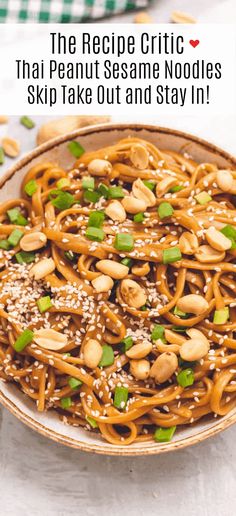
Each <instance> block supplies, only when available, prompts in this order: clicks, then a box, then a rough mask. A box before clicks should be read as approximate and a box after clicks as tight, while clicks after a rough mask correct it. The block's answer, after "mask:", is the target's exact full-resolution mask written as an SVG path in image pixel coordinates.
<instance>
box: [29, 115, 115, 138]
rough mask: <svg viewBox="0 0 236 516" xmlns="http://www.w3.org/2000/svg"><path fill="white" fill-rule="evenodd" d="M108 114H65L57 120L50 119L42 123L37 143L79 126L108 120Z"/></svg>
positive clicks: (69, 131) (61, 134) (66, 132)
mask: <svg viewBox="0 0 236 516" xmlns="http://www.w3.org/2000/svg"><path fill="white" fill-rule="evenodd" d="M109 120H110V117H108V116H84V115H81V116H66V117H64V118H60V119H59V120H52V121H50V122H47V123H46V124H44V125H42V126H41V128H40V129H39V132H38V135H37V145H41V144H42V143H45V142H47V141H49V140H52V138H57V137H58V136H63V135H64V134H68V133H71V132H72V131H75V130H76V129H79V128H80V127H85V126H89V125H95V124H99V123H100V124H101V123H105V122H109Z"/></svg>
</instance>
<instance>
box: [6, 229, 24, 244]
mask: <svg viewBox="0 0 236 516" xmlns="http://www.w3.org/2000/svg"><path fill="white" fill-rule="evenodd" d="M23 235H24V233H23V232H22V231H20V230H19V229H14V230H13V231H12V233H11V234H10V235H9V237H8V239H7V240H8V242H9V244H10V245H12V246H13V247H15V246H16V245H17V244H19V242H20V240H21V238H22V237H23Z"/></svg>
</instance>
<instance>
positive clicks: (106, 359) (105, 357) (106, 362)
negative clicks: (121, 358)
mask: <svg viewBox="0 0 236 516" xmlns="http://www.w3.org/2000/svg"><path fill="white" fill-rule="evenodd" d="M114 360H115V357H114V351H113V348H112V347H111V346H108V345H107V344H105V345H104V346H102V358H101V360H100V362H99V367H107V366H110V365H112V364H114Z"/></svg>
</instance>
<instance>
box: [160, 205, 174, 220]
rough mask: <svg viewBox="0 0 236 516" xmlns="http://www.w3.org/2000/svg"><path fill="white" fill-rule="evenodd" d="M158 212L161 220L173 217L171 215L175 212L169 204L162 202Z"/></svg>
mask: <svg viewBox="0 0 236 516" xmlns="http://www.w3.org/2000/svg"><path fill="white" fill-rule="evenodd" d="M157 211H158V215H159V217H160V219H161V220H162V219H165V218H166V217H171V215H173V213H174V210H173V208H172V206H171V204H170V203H169V202H162V203H161V204H160V205H159V206H158V209H157Z"/></svg>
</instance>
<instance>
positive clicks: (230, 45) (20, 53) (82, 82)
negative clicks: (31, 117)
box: [0, 24, 236, 116]
mask: <svg viewBox="0 0 236 516" xmlns="http://www.w3.org/2000/svg"><path fill="white" fill-rule="evenodd" d="M235 27H236V25H235V26H234V25H230V26H228V25H217V24H216V25H215V24H209V25H208V24H201V25H200V24H193V25H187V24H185V25H170V24H166V25H161V24H157V25H154V24H153V25H152V24H150V25H140V24H139V25H137V24H136V25H132V26H131V25H127V24H123V25H120V24H116V25H104V24H103V25H102V24H98V25H95V24H90V25H78V24H77V25H76V24H74V25H65V24H64V25H60V26H58V25H51V24H50V25H38V26H37V28H36V29H35V25H23V24H22V25H18V27H17V30H16V28H15V27H14V26H13V25H5V26H2V27H1V32H0V50H1V76H0V111H1V112H4V113H8V114H11V115H14V114H15V115H20V113H21V112H22V111H24V113H25V114H30V113H34V114H37V115H39V114H42V115H46V114H51V115H59V114H75V113H78V112H80V113H81V114H107V112H108V109H109V108H110V105H111V103H113V105H112V110H113V113H114V114H119V113H120V112H123V113H126V115H129V116H133V115H134V114H136V113H137V112H138V113H139V115H141V116H144V115H151V114H152V113H153V110H155V111H156V112H158V113H159V114H171V115H172V114H178V115H181V116H182V115H186V114H201V115H202V116H207V115H210V114H214V113H216V114H221V115H223V114H226V115H228V114H231V113H235V112H236V103H235V90H236V80H235V74H236V72H235V67H234V66H232V64H233V63H235V61H236V31H235ZM51 32H53V33H55V32H56V33H61V34H62V35H63V36H64V35H65V36H66V37H67V38H69V36H72V35H74V36H75V37H76V40H77V49H76V50H77V51H76V54H74V55H70V53H69V51H67V53H66V54H65V55H64V54H63V53H60V54H56V55H54V54H52V51H51V37H50V33H51ZM86 32H89V33H90V35H91V40H93V38H94V37H95V38H97V37H98V36H99V38H100V40H101V41H102V38H103V37H104V36H105V37H107V35H108V36H109V37H110V39H112V35H113V33H114V34H115V40H116V38H118V37H121V38H122V37H126V41H127V40H128V38H130V37H132V38H134V40H135V52H134V53H133V54H129V53H128V52H126V53H125V54H123V55H121V56H117V55H116V51H114V53H112V51H110V52H109V53H107V52H105V53H104V54H103V53H102V51H101V52H100V53H95V54H93V53H92V50H91V53H88V51H87V47H86V52H87V53H85V54H83V53H82V41H83V36H82V33H86ZM143 32H144V33H148V35H149V36H148V43H147V38H146V37H145V38H144V41H145V45H144V52H147V49H149V51H148V53H147V54H142V53H141V48H142V47H141V41H142V33H143ZM166 33H168V35H169V38H171V35H172V34H173V35H174V41H175V38H177V37H178V36H182V37H183V38H184V44H183V47H184V52H183V54H178V53H177V52H176V51H175V50H174V53H173V54H171V52H170V48H171V46H170V44H169V43H168V45H167V53H166V54H165V53H164V35H165V34H166ZM159 34H161V36H162V39H161V45H162V46H161V48H160V47H159V44H158V38H159ZM152 37H155V38H156V39H155V41H154V46H153V47H151V43H150V41H151V38H152ZM191 40H200V43H199V45H198V46H197V47H196V48H193V47H192V46H191V45H190V43H189V41H191ZM29 48H30V52H29ZM91 49H92V45H91ZM174 49H175V45H174ZM42 59H43V60H44V67H45V74H44V77H43V78H42V79H41V78H40V79H32V78H29V79H28V78H26V79H25V78H23V77H22V76H21V77H20V78H19V79H17V73H16V68H17V67H16V60H21V61H23V60H25V61H29V63H31V64H32V63H41V60H42ZM171 59H172V61H173V63H174V64H175V63H177V64H178V63H179V64H181V65H182V66H183V65H184V63H187V64H188V63H190V65H191V66H192V65H193V64H194V66H196V64H197V62H198V61H199V62H200V63H201V62H202V61H205V66H206V64H207V63H212V64H213V69H214V67H215V64H216V63H217V62H218V63H221V73H222V77H221V78H220V79H217V78H214V74H213V78H212V79H208V78H205V77H204V78H202V77H201V74H200V78H199V79H194V78H192V76H191V74H190V78H189V79H184V78H180V79H177V80H176V79H174V78H172V79H170V78H169V75H168V76H167V78H165V75H164V61H167V62H168V63H170V60H171ZM50 60H56V61H57V62H58V63H62V64H65V65H66V64H67V63H73V64H74V65H75V63H76V62H81V63H83V64H84V65H85V63H94V61H95V60H98V61H99V75H100V78H99V79H96V78H93V79H91V80H89V79H86V78H85V79H80V78H79V79H76V78H73V79H71V80H70V79H67V78H63V79H59V78H58V77H57V75H56V74H54V75H53V78H52V79H50V75H49V61H50ZM107 60H110V61H111V63H117V64H119V65H121V63H122V62H123V63H125V64H128V65H129V64H131V63H133V62H136V63H139V62H140V63H143V62H144V63H145V62H147V63H149V62H150V64H151V65H152V64H153V63H155V62H158V63H159V66H160V78H157V79H143V78H141V80H138V79H137V80H136V79H135V80H134V79H133V80H132V79H129V78H127V79H122V76H120V77H119V78H117V79H113V78H108V79H105V78H104V66H103V63H105V62H106V61H107ZM204 68H205V67H204ZM62 85H63V86H66V90H67V92H68V90H69V88H75V90H77V87H78V88H81V89H86V88H89V89H91V91H92V103H90V104H89V105H86V103H81V101H80V102H79V103H77V101H75V105H74V104H73V102H72V103H70V101H69V99H68V93H67V95H66V98H63V95H62ZM29 86H33V87H34V88H35V89H36V87H39V89H40V91H41V90H42V89H43V99H42V101H39V103H37V102H36V101H35V103H34V104H33V105H32V99H31V98H29V97H30V96H29V93H28V87H29ZM160 86H161V87H163V88H169V90H170V91H171V90H172V91H173V93H174V90H176V88H177V89H179V90H180V89H182V90H184V89H185V88H186V101H185V103H184V106H182V105H181V101H180V98H179V100H178V103H177V101H176V100H173V103H171V94H170V91H169V94H168V98H165V97H164V102H163V101H162V103H161V100H160V95H158V97H159V100H158V101H157V100H156V97H157V92H156V88H157V87H160ZM207 86H209V103H206V101H205V102H204V103H201V102H200V103H197V102H196V101H195V103H194V104H193V103H192V96H191V88H192V87H195V89H196V88H204V89H206V87H207ZM103 87H104V89H105V91H106V90H107V89H108V90H109V94H108V98H106V96H105V99H104V102H103V103H102V104H101V102H102V100H101V97H98V90H99V89H101V88H103ZM117 87H118V88H120V93H121V94H120V99H119V101H118V100H116V94H115V90H116V88H117ZM148 87H151V90H152V94H151V103H148V102H147V103H145V102H144V100H143V101H142V102H141V103H140V102H139V101H138V102H137V105H136V103H135V102H133V103H132V104H128V103H127V102H126V90H127V88H132V89H133V90H134V89H135V88H142V91H143V90H144V89H147V88H148ZM50 89H51V90H55V91H56V95H57V97H56V101H55V99H54V98H53V101H52V102H53V103H54V104H53V105H50V101H49V99H48V97H49V92H50ZM112 90H114V97H113V96H112V94H111V93H112ZM53 93H54V91H53ZM179 97H180V95H179ZM83 98H84V97H83ZM195 98H196V92H195ZM222 99H223V102H222ZM42 102H43V103H42ZM149 102H150V100H149Z"/></svg>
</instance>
